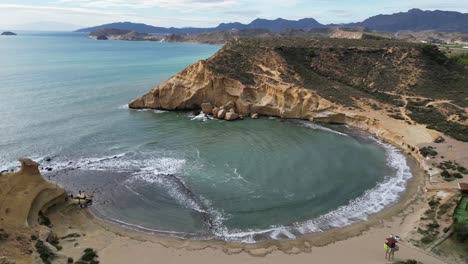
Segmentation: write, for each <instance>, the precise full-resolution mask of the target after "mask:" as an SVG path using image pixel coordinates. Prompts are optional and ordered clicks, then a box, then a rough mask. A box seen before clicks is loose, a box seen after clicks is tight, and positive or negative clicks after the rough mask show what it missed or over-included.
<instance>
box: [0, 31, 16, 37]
mask: <svg viewBox="0 0 468 264" xmlns="http://www.w3.org/2000/svg"><path fill="white" fill-rule="evenodd" d="M1 35H2V36H16V35H18V34H16V33H14V32H11V31H5V32H3V33H2V34H1Z"/></svg>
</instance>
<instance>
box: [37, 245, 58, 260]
mask: <svg viewBox="0 0 468 264" xmlns="http://www.w3.org/2000/svg"><path fill="white" fill-rule="evenodd" d="M35 247H36V251H37V253H38V254H39V257H40V258H41V259H42V262H44V263H45V264H50V263H51V261H52V260H53V259H54V258H55V254H54V253H53V252H52V251H50V250H49V249H48V248H47V247H46V245H44V242H43V241H42V240H38V241H37V242H36V245H35Z"/></svg>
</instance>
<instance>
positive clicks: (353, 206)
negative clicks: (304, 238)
mask: <svg viewBox="0 0 468 264" xmlns="http://www.w3.org/2000/svg"><path fill="white" fill-rule="evenodd" d="M372 139H373V140H374V141H375V142H377V143H378V144H379V145H381V146H383V147H384V148H385V152H386V156H387V164H388V165H389V166H390V167H392V168H394V169H395V171H396V173H395V175H394V176H390V175H387V176H385V178H384V180H383V181H382V182H381V183H379V184H377V186H375V187H374V188H372V189H370V190H368V191H366V192H365V193H364V194H363V195H362V196H360V197H358V198H356V199H354V200H351V201H350V202H349V203H348V204H346V205H343V206H341V207H339V208H337V209H336V210H334V211H331V212H329V213H327V214H324V215H322V216H319V217H317V218H315V219H312V220H309V221H305V222H301V223H296V224H294V225H293V226H289V227H288V226H277V227H272V228H270V229H263V230H248V231H245V232H238V231H236V230H228V229H227V228H224V229H219V230H218V232H216V234H217V235H218V236H219V237H222V238H223V239H225V240H228V241H236V242H241V243H255V242H256V241H255V239H254V238H255V236H257V235H263V236H268V237H269V238H270V239H285V238H286V239H294V238H296V235H294V234H295V233H298V234H306V233H314V232H323V231H325V230H328V229H331V228H337V227H343V226H347V225H350V224H352V223H355V222H357V221H363V220H367V219H368V217H369V215H371V214H374V213H377V212H379V211H381V210H383V209H384V208H385V207H386V206H388V205H390V204H393V203H395V202H396V201H397V200H398V198H399V196H400V194H401V193H402V192H403V191H404V190H405V187H406V183H407V181H408V180H409V179H410V178H411V177H412V174H411V170H410V168H409V166H408V165H407V161H406V157H405V156H404V155H403V154H401V152H400V151H399V150H398V149H397V148H396V147H394V146H391V145H389V144H385V143H382V142H380V141H378V140H377V139H374V138H372Z"/></svg>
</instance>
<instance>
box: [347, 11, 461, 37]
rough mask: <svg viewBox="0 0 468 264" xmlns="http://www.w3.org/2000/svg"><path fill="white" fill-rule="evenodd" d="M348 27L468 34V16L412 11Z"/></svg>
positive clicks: (380, 17)
mask: <svg viewBox="0 0 468 264" xmlns="http://www.w3.org/2000/svg"><path fill="white" fill-rule="evenodd" d="M347 26H361V27H367V28H369V29H372V30H379V31H389V32H396V31H400V30H413V31H421V30H437V31H442V32H464V33H468V14H463V13H459V12H452V11H441V10H435V11H423V10H420V9H411V10H409V11H408V12H400V13H395V14H391V15H378V16H373V17H370V18H368V19H366V20H364V21H362V22H360V23H356V24H348V25H347Z"/></svg>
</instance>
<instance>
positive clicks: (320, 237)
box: [87, 152, 425, 256]
mask: <svg viewBox="0 0 468 264" xmlns="http://www.w3.org/2000/svg"><path fill="white" fill-rule="evenodd" d="M401 154H402V155H404V156H405V157H406V159H407V162H408V165H409V167H410V169H411V173H412V177H411V178H410V179H409V180H407V182H406V188H405V190H404V191H403V192H402V193H400V195H399V198H398V200H397V201H396V202H394V203H393V204H391V205H389V206H386V207H385V208H384V209H382V210H381V211H379V212H377V213H372V214H370V215H368V219H367V220H358V221H357V222H354V223H351V224H349V225H346V226H343V227H336V228H332V229H329V230H325V231H322V232H313V233H306V234H303V235H301V236H299V237H297V238H294V239H284V240H273V239H271V240H262V241H257V242H255V243H242V242H236V241H221V240H196V239H192V238H180V237H176V236H170V235H166V234H160V233H149V232H145V231H143V230H141V229H138V228H136V229H133V228H129V227H128V226H126V225H121V224H118V223H115V222H114V221H110V220H106V219H102V218H100V217H98V216H96V215H95V214H93V213H92V212H91V211H87V220H90V221H91V222H93V223H95V224H97V225H99V226H100V227H101V228H104V229H105V230H107V231H110V232H113V233H115V234H118V235H122V236H125V237H129V238H132V239H136V240H140V241H151V242H155V243H158V244H161V245H163V246H165V247H174V248H181V247H183V248H198V249H202V248H206V247H214V248H218V249H221V250H223V251H224V252H227V253H228V252H231V251H235V252H237V251H244V252H247V253H249V254H250V255H252V256H265V255H267V254H269V253H271V252H273V251H275V250H280V251H283V252H285V253H291V252H290V251H291V250H293V249H294V250H298V249H299V250H300V251H301V252H308V251H309V250H310V248H311V247H317V246H318V247H321V246H326V245H328V244H330V243H334V242H337V241H342V240H346V239H348V238H351V237H355V236H359V235H361V234H362V233H363V232H365V231H366V230H369V229H370V228H371V227H377V226H379V225H381V222H382V221H383V220H385V219H389V218H392V217H394V216H405V215H406V214H404V213H403V211H404V210H405V209H407V208H408V206H409V204H411V203H412V202H413V201H414V200H415V199H416V198H417V195H416V194H420V193H422V188H421V187H422V186H423V185H424V184H422V183H424V179H425V178H424V177H425V174H424V171H423V170H422V169H421V167H420V166H419V164H418V161H417V160H416V159H415V158H414V157H412V156H408V155H406V154H405V153H404V152H403V153H401ZM187 244H190V245H187ZM258 251H260V253H259V252H258Z"/></svg>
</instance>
